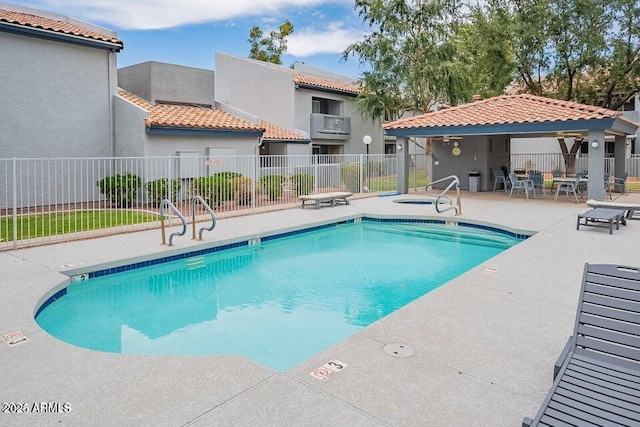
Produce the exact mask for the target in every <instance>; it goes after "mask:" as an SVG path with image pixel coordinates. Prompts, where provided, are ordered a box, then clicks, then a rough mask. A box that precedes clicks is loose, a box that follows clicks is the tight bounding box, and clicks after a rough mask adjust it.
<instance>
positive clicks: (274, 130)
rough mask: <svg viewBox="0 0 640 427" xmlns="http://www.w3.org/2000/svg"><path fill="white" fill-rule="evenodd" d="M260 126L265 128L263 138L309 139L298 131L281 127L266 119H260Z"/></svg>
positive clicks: (275, 139) (280, 139)
mask: <svg viewBox="0 0 640 427" xmlns="http://www.w3.org/2000/svg"><path fill="white" fill-rule="evenodd" d="M260 126H261V127H262V128H264V135H262V139H267V140H274V141H307V138H305V137H304V136H302V135H300V134H299V133H297V132H293V131H290V130H287V129H284V128H281V127H280V126H276V125H274V124H273V123H269V122H266V121H264V120H260Z"/></svg>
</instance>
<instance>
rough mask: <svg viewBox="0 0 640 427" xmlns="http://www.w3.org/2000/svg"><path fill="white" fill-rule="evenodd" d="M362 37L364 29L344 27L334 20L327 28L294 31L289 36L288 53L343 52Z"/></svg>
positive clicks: (305, 55) (310, 54) (295, 54)
mask: <svg viewBox="0 0 640 427" xmlns="http://www.w3.org/2000/svg"><path fill="white" fill-rule="evenodd" d="M362 37H363V33H362V30H356V29H349V28H344V26H343V23H341V22H332V23H330V24H329V25H328V27H327V28H326V29H325V30H317V29H304V30H301V31H300V32H296V31H294V33H293V34H291V35H290V36H289V37H288V38H287V53H288V54H290V55H293V56H297V57H303V58H304V57H308V56H313V55H317V54H319V53H342V52H344V50H345V49H346V48H347V47H348V46H349V45H351V44H352V43H355V42H357V41H359V40H362Z"/></svg>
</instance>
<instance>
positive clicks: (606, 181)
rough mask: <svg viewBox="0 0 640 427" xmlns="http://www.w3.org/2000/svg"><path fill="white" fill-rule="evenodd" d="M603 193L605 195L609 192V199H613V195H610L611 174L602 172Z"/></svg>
mask: <svg viewBox="0 0 640 427" xmlns="http://www.w3.org/2000/svg"><path fill="white" fill-rule="evenodd" d="M604 194H605V196H606V195H607V194H609V200H613V196H612V195H611V174H610V173H605V174H604Z"/></svg>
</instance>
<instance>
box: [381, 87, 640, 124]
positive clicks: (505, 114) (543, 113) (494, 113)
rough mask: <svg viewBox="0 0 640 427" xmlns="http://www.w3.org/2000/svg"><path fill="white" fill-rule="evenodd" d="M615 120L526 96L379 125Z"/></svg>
mask: <svg viewBox="0 0 640 427" xmlns="http://www.w3.org/2000/svg"><path fill="white" fill-rule="evenodd" d="M605 118H617V119H620V120H623V121H627V122H629V123H632V124H634V125H635V123H633V122H631V121H630V120H627V119H625V118H623V117H622V113H621V112H619V111H613V110H608V109H606V108H600V107H594V106H592V105H585V104H578V103H575V102H569V101H560V100H557V99H551V98H544V97H541V96H534V95H528V94H521V95H502V96H496V97H494V98H488V99H485V100H480V101H476V102H472V103H469V104H464V105H459V106H456V107H451V108H447V109H446V110H440V111H433V112H429V113H426V114H422V115H420V116H415V117H408V118H405V119H400V120H396V121H394V122H390V123H386V124H385V125H383V127H384V128H385V129H410V128H429V127H433V128H435V127H447V126H476V125H502V124H520V123H542V122H559V121H572V120H597V119H605Z"/></svg>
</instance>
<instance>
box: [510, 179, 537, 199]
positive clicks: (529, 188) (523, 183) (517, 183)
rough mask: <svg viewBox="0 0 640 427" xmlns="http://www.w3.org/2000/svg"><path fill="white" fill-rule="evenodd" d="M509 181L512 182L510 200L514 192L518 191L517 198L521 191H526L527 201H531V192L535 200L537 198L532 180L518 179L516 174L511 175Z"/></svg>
mask: <svg viewBox="0 0 640 427" xmlns="http://www.w3.org/2000/svg"><path fill="white" fill-rule="evenodd" d="M509 181H510V182H511V191H510V192H509V198H511V195H512V194H513V190H518V192H517V193H516V196H517V195H518V194H520V190H524V194H525V196H527V200H529V192H531V193H533V198H534V199H535V198H536V189H535V187H534V186H533V181H531V180H530V179H518V175H516V174H515V173H510V174H509Z"/></svg>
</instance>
